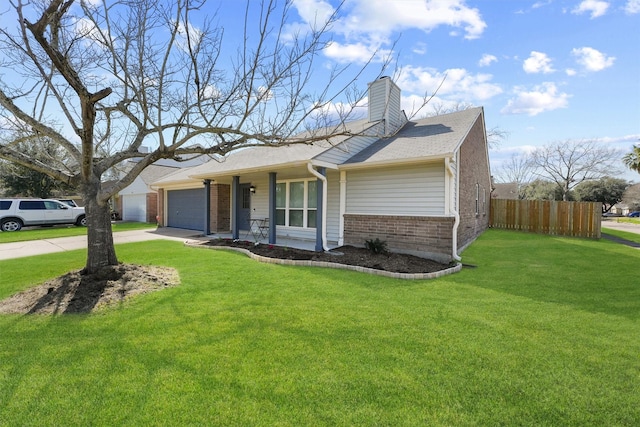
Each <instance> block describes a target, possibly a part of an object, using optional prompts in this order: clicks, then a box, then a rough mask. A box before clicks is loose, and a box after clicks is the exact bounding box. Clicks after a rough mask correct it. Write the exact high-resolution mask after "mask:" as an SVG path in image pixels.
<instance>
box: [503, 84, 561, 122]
mask: <svg viewBox="0 0 640 427" xmlns="http://www.w3.org/2000/svg"><path fill="white" fill-rule="evenodd" d="M569 98H570V95H568V94H566V93H562V92H559V91H558V88H557V87H556V85H555V83H551V82H545V83H543V84H541V85H539V86H536V87H534V88H533V90H530V91H528V90H526V89H525V88H523V87H516V88H515V98H512V99H510V100H509V102H508V103H507V105H506V106H505V107H504V108H503V109H502V110H501V111H500V112H501V113H503V114H527V115H529V116H536V115H538V114H540V113H543V112H545V111H552V110H556V109H558V108H566V107H567V105H568V104H569Z"/></svg>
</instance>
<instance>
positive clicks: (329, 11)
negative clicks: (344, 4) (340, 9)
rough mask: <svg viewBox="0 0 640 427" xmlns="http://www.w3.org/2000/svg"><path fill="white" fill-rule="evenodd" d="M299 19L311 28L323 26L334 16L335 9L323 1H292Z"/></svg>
mask: <svg viewBox="0 0 640 427" xmlns="http://www.w3.org/2000/svg"><path fill="white" fill-rule="evenodd" d="M293 3H294V6H295V8H296V10H297V11H298V14H299V15H300V17H301V18H302V19H303V20H304V22H306V23H307V24H309V25H311V27H312V28H316V29H317V28H319V27H321V26H323V25H324V24H325V23H326V22H327V21H328V20H329V19H330V18H331V16H332V15H333V14H334V12H335V9H334V8H333V6H331V4H329V3H328V2H326V1H323V0H294V2H293Z"/></svg>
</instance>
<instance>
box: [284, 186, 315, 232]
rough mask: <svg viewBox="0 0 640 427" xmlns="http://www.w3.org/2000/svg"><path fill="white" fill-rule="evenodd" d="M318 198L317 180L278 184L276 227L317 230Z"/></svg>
mask: <svg viewBox="0 0 640 427" xmlns="http://www.w3.org/2000/svg"><path fill="white" fill-rule="evenodd" d="M317 197H318V181H317V180H315V179H311V180H291V181H281V182H278V183H276V225H280V226H285V227H302V228H316V217H317V212H318V202H317V200H318V198H317Z"/></svg>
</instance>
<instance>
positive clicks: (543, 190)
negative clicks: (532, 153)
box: [521, 179, 573, 200]
mask: <svg viewBox="0 0 640 427" xmlns="http://www.w3.org/2000/svg"><path fill="white" fill-rule="evenodd" d="M521 193H522V199H526V200H563V197H566V200H572V198H573V197H572V195H571V193H569V194H564V193H563V192H562V189H561V188H560V187H559V186H558V184H557V183H555V182H553V181H548V180H544V179H536V180H534V181H531V182H529V183H527V184H525V185H523V186H522V189H521Z"/></svg>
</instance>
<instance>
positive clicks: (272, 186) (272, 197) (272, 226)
mask: <svg viewBox="0 0 640 427" xmlns="http://www.w3.org/2000/svg"><path fill="white" fill-rule="evenodd" d="M269 243H270V244H272V245H275V244H276V173H275V172H269Z"/></svg>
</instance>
